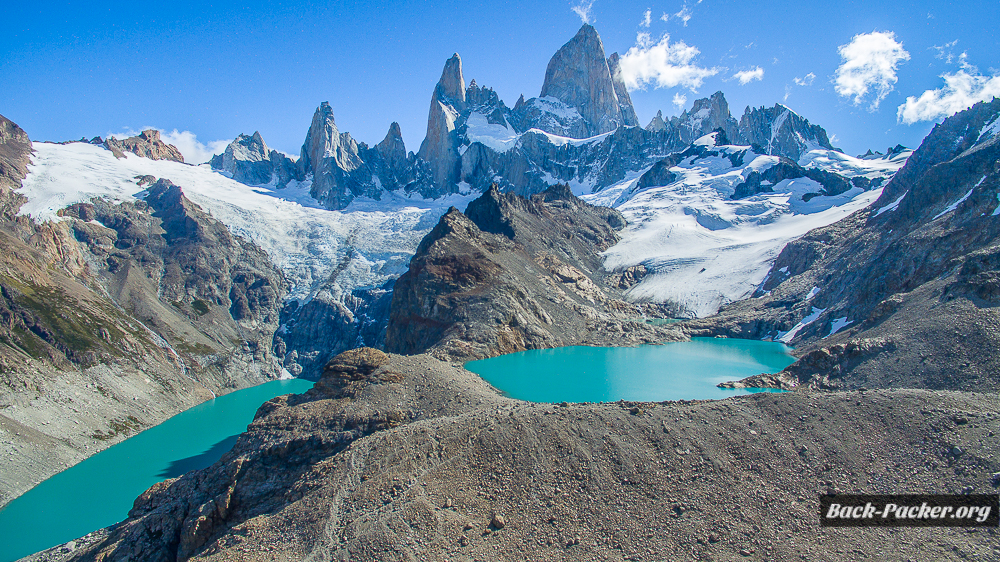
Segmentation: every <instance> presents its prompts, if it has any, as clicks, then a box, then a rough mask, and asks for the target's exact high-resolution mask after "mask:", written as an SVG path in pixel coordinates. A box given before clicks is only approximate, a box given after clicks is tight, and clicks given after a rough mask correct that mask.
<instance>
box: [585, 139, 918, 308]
mask: <svg viewBox="0 0 1000 562" xmlns="http://www.w3.org/2000/svg"><path fill="white" fill-rule="evenodd" d="M721 136H723V133H711V134H709V135H706V136H705V137H702V138H701V139H698V140H696V141H695V143H694V144H693V145H692V146H691V148H689V149H688V150H686V151H684V152H681V153H678V154H675V155H671V156H670V157H667V158H665V159H663V160H661V161H660V162H658V163H657V164H655V165H653V166H649V167H646V168H643V169H642V170H638V171H636V172H632V173H630V174H629V175H630V177H629V178H628V179H626V180H624V181H621V182H619V183H617V184H614V185H612V186H610V187H608V188H605V189H603V190H601V191H599V192H597V193H594V194H591V195H584V196H583V199H584V200H586V201H588V202H590V203H594V204H601V205H607V206H611V207H614V208H616V209H618V210H619V211H621V212H622V214H623V215H624V216H625V218H626V219H627V220H628V222H629V227H628V228H627V229H626V231H625V234H624V235H623V239H622V241H621V242H619V243H618V244H616V245H615V246H614V247H612V248H611V249H609V250H608V251H607V252H605V257H606V261H605V267H606V268H608V269H612V270H622V269H626V268H629V267H635V266H640V265H641V266H642V267H643V269H644V270H645V271H646V272H647V273H646V275H645V277H643V278H642V280H641V282H640V283H639V284H638V285H636V286H635V287H633V288H632V289H631V290H630V291H629V296H630V297H632V298H633V299H635V300H645V301H655V302H672V303H674V304H676V305H678V306H679V307H680V309H681V310H683V311H686V314H688V315H690V316H697V317H704V316H708V315H711V314H714V313H715V312H717V311H718V310H719V307H721V306H722V305H724V304H726V303H728V302H732V301H736V300H740V299H743V298H746V297H748V296H750V295H751V294H752V293H753V292H754V290H755V289H756V288H757V286H758V285H760V283H761V282H762V281H763V280H764V278H765V276H766V275H767V272H768V270H770V268H771V264H772V263H773V262H774V259H775V258H776V257H777V256H778V253H779V252H781V249H782V248H783V247H784V246H785V244H786V243H788V242H789V241H790V240H793V239H795V238H797V237H799V236H802V235H803V234H805V233H806V232H808V231H810V230H812V229H814V228H818V227H821V226H826V225H828V224H831V223H833V222H835V221H838V220H840V219H842V218H844V217H846V216H847V215H849V214H851V213H853V212H855V211H857V210H859V209H862V208H864V207H866V206H867V205H868V204H870V203H871V202H872V201H874V200H875V199H877V198H878V197H879V196H880V195H881V192H882V190H881V188H879V187H877V186H879V185H881V184H882V183H883V182H884V181H886V180H888V179H889V178H891V177H892V176H893V174H894V173H895V172H896V170H898V169H899V168H900V167H901V166H902V165H903V164H904V163H905V162H906V159H907V157H908V156H909V154H910V151H905V152H902V153H900V154H897V155H895V156H894V157H892V158H889V159H878V160H861V159H858V158H853V157H851V156H848V155H846V154H843V153H841V152H837V151H834V150H827V149H821V148H817V149H813V150H810V151H808V152H805V153H803V154H802V157H801V159H800V160H799V162H798V163H796V162H793V161H791V160H789V159H787V158H784V157H781V156H770V155H767V154H759V153H757V152H756V150H758V149H759V145H757V146H753V147H752V146H745V145H744V146H740V145H730V144H725V143H724V144H717V140H716V139H717V138H718V137H721ZM724 142H725V141H724ZM774 172H779V173H774ZM761 178H769V179H761ZM821 182H825V183H826V184H827V185H824V183H821ZM748 185H754V186H755V189H752V190H750V191H749V192H748V190H747V188H748ZM873 186H874V188H873Z"/></svg>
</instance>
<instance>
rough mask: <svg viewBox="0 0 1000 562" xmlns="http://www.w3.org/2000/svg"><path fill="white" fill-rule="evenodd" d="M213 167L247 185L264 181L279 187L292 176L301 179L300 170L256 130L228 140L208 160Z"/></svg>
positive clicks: (261, 183) (286, 183)
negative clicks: (248, 134)
mask: <svg viewBox="0 0 1000 562" xmlns="http://www.w3.org/2000/svg"><path fill="white" fill-rule="evenodd" d="M210 163H211V165H212V169H214V170H222V171H224V172H227V173H228V174H229V175H230V177H232V178H233V179H234V180H236V181H238V182H240V183H245V184H247V185H265V184H269V183H271V182H274V184H275V185H276V186H278V187H284V186H286V185H288V182H289V181H291V180H293V179H294V180H299V181H302V180H303V179H304V177H303V175H302V170H301V169H300V168H299V167H298V166H297V165H296V164H295V162H293V161H292V159H291V158H288V157H287V156H285V155H284V154H281V153H280V152H278V151H277V150H271V149H269V148H268V147H267V144H266V143H265V142H264V139H263V137H261V136H260V133H259V132H254V134H253V135H252V136H247V135H240V136H238V137H236V139H235V140H234V141H233V142H231V143H229V146H227V147H226V151H225V152H224V153H222V154H217V155H216V156H214V157H212V160H211V161H210Z"/></svg>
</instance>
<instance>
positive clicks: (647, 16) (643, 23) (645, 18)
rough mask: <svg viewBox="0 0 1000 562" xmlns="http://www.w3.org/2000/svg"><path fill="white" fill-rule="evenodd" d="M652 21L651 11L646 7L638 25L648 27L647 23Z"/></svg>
mask: <svg viewBox="0 0 1000 562" xmlns="http://www.w3.org/2000/svg"><path fill="white" fill-rule="evenodd" d="M651 23H653V11H652V10H650V9H649V8H646V11H645V12H644V13H643V14H642V21H640V22H639V25H640V26H642V27H649V24H651Z"/></svg>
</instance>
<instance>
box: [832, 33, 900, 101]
mask: <svg viewBox="0 0 1000 562" xmlns="http://www.w3.org/2000/svg"><path fill="white" fill-rule="evenodd" d="M837 52H839V53H840V57H841V58H842V59H843V61H844V62H843V63H842V64H841V65H840V66H839V67H838V68H837V77H836V79H835V80H834V89H835V90H836V92H837V93H838V94H840V95H841V96H844V97H851V96H853V97H854V105H859V104H861V102H862V100H864V99H865V98H866V97H867V96H868V95H869V93H871V94H872V96H873V98H874V99H872V102H871V107H870V110H871V111H874V110H876V109H878V106H879V103H881V102H882V100H884V99H885V97H886V96H888V95H889V92H891V91H892V90H893V88H894V87H895V84H896V82H897V81H898V78H896V71H897V70H898V68H899V65H900V63H902V62H903V61H907V60H909V59H910V53H908V52H906V50H905V49H903V45H902V44H901V43H899V42H898V41H896V34H895V33H893V32H891V31H889V32H881V31H873V32H872V33H862V34H859V35H855V36H854V38H853V39H851V42H850V43H848V44H847V45H841V46H840V47H838V48H837Z"/></svg>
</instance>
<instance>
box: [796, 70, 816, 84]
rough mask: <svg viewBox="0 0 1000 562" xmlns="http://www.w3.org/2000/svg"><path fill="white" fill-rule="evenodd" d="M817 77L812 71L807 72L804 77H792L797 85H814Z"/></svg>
mask: <svg viewBox="0 0 1000 562" xmlns="http://www.w3.org/2000/svg"><path fill="white" fill-rule="evenodd" d="M815 79H816V75H815V74H813V73H812V72H810V73H809V74H806V75H805V76H803V77H802V78H799V77H795V78H794V79H792V81H793V82H795V85H796V86H812V83H813V80H815Z"/></svg>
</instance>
